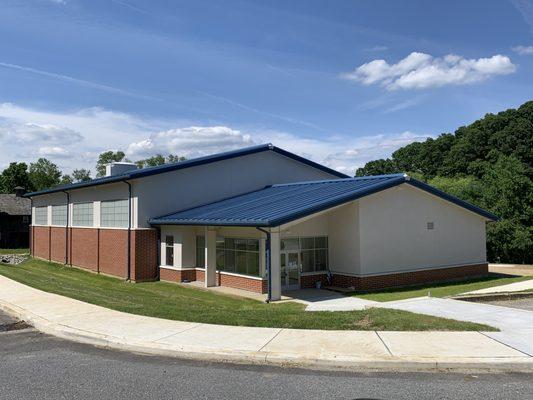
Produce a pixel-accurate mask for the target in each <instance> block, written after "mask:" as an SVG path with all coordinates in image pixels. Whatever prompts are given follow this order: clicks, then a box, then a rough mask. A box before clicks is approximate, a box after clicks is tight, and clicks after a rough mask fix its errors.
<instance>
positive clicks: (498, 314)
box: [378, 297, 533, 356]
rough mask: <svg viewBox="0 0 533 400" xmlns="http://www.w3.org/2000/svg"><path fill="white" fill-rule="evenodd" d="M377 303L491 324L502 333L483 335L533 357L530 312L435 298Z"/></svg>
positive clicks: (389, 306) (532, 315) (383, 305)
mask: <svg viewBox="0 0 533 400" xmlns="http://www.w3.org/2000/svg"><path fill="white" fill-rule="evenodd" d="M378 306H379V307H385V308H393V309H395V310H404V311H411V312H414V313H420V314H427V315H433V316H436V317H443V318H451V319H456V320H460V321H470V322H477V323H480V324H486V325H490V326H494V327H496V328H499V329H500V330H501V332H485V333H484V334H485V335H487V336H489V337H491V338H493V339H495V340H498V341H499V342H501V343H503V344H505V345H507V346H509V347H512V348H514V349H516V350H518V351H521V352H522V353H525V354H527V355H530V356H533V311H527V310H520V309H516V308H509V307H501V306H495V305H492V304H482V303H473V302H467V301H459V300H452V299H440V298H435V297H418V298H415V299H407V300H401V301H392V302H388V303H380V304H379V305H378Z"/></svg>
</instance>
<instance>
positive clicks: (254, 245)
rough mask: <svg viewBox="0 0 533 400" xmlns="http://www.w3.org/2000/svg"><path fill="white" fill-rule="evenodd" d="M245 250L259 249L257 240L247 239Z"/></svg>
mask: <svg viewBox="0 0 533 400" xmlns="http://www.w3.org/2000/svg"><path fill="white" fill-rule="evenodd" d="M247 250H248V251H259V240H257V239H248V245H247Z"/></svg>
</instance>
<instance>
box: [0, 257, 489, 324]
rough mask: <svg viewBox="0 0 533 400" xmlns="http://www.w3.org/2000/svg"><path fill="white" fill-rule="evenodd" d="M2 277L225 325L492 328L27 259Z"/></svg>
mask: <svg viewBox="0 0 533 400" xmlns="http://www.w3.org/2000/svg"><path fill="white" fill-rule="evenodd" d="M0 274H1V275H4V276H6V277H8V278H11V279H14V280H16V281H18V282H21V283H23V284H26V285H29V286H32V287H35V288H38V289H41V290H45V291H47V292H52V293H57V294H61V295H64V296H68V297H72V298H74V299H78V300H81V301H85V302H88V303H92V304H97V305H100V306H103V307H107V308H111V309H114V310H118V311H124V312H129V313H133V314H139V315H147V316H152V317H159V318H166V319H174V320H180V321H193V322H204V323H212V324H222V325H239V326H263V327H279V328H302V329H339V330H396V331H406V330H414V331H420V330H450V331H451V330H455V331H463V330H494V329H493V328H490V327H487V326H485V325H480V324H474V323H470V322H460V321H454V320H448V319H444V318H437V317H432V316H427V315H420V314H413V313H409V312H405V311H398V310H385V309H370V310H364V311H351V312H304V308H305V306H304V305H303V304H298V303H294V302H284V303H278V304H276V303H272V304H264V303H261V302H258V301H255V300H250V299H242V298H236V297H232V296H225V295H221V294H217V293H213V292H209V291H205V290H200V289H194V288H186V287H183V286H180V285H176V284H172V283H165V282H147V283H138V284H133V283H126V282H124V281H122V280H120V279H117V278H111V277H107V276H103V275H97V274H94V273H91V272H87V271H82V270H79V269H76V268H71V267H66V266H62V265H60V264H54V263H49V262H46V261H41V260H36V259H29V260H27V261H25V262H24V263H22V264H19V265H17V266H9V265H4V264H0Z"/></svg>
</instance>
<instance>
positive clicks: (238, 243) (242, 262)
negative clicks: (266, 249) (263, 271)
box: [217, 238, 260, 276]
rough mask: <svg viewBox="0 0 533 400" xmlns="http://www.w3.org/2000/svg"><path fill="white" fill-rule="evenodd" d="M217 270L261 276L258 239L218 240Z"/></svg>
mask: <svg viewBox="0 0 533 400" xmlns="http://www.w3.org/2000/svg"><path fill="white" fill-rule="evenodd" d="M217 269H218V270H220V271H226V272H235V273H237V274H243V275H252V276H260V270H259V240H258V239H237V238H219V239H217Z"/></svg>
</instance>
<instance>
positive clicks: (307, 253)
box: [300, 250, 315, 272]
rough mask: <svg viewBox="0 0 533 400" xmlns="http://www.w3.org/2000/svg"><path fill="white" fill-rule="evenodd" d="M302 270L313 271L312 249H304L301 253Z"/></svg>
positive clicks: (313, 253) (313, 254) (313, 258)
mask: <svg viewBox="0 0 533 400" xmlns="http://www.w3.org/2000/svg"><path fill="white" fill-rule="evenodd" d="M300 254H301V262H302V271H303V272H314V271H315V252H314V250H304V251H302V252H301V253H300Z"/></svg>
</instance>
